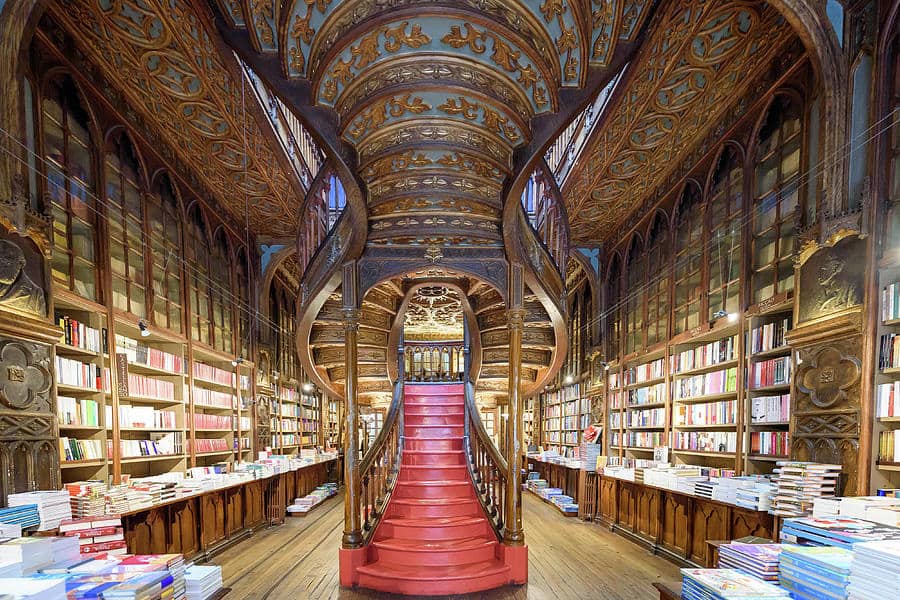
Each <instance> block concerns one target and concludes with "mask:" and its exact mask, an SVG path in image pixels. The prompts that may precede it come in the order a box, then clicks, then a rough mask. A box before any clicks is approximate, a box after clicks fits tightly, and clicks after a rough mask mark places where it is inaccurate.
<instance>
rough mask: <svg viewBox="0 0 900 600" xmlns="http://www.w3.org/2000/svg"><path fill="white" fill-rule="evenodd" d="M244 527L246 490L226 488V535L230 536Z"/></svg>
mask: <svg viewBox="0 0 900 600" xmlns="http://www.w3.org/2000/svg"><path fill="white" fill-rule="evenodd" d="M243 528H244V490H243V487H233V488H229V489H227V490H225V535H226V536H228V537H230V536H232V535H234V534H235V533H237V532H239V531H241V530H242V529H243Z"/></svg>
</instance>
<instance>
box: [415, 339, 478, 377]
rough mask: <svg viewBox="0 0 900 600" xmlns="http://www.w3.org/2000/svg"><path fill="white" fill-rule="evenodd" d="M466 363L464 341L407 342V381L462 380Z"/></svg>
mask: <svg viewBox="0 0 900 600" xmlns="http://www.w3.org/2000/svg"><path fill="white" fill-rule="evenodd" d="M464 365H465V358H464V355H463V344H462V342H459V343H412V344H409V343H407V346H406V381H429V382H452V381H462V380H463V375H464V370H465V366H464Z"/></svg>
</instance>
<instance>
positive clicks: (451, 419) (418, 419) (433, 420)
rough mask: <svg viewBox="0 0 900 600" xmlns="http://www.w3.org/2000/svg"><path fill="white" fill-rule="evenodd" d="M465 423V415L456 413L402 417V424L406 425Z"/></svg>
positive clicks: (458, 424) (407, 415)
mask: <svg viewBox="0 0 900 600" xmlns="http://www.w3.org/2000/svg"><path fill="white" fill-rule="evenodd" d="M465 423H466V421H465V416H464V415H463V414H462V413H460V414H458V415H410V414H406V415H405V416H404V417H403V424H404V425H406V426H407V427H411V426H413V425H454V426H459V427H462V426H464V425H465Z"/></svg>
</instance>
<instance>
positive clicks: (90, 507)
mask: <svg viewBox="0 0 900 600" xmlns="http://www.w3.org/2000/svg"><path fill="white" fill-rule="evenodd" d="M65 488H66V491H67V492H68V493H69V506H70V507H71V509H72V518H73V519H83V518H84V517H96V516H100V515H104V514H106V484H105V483H103V482H102V481H76V482H74V483H67V484H66V486H65Z"/></svg>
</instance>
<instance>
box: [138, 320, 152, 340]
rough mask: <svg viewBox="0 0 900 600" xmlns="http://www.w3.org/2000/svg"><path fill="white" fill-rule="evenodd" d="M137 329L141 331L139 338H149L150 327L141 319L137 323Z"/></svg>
mask: <svg viewBox="0 0 900 600" xmlns="http://www.w3.org/2000/svg"><path fill="white" fill-rule="evenodd" d="M138 329H140V330H141V337H150V326H149V325H147V322H146V321H144V320H143V319H141V320H140V321H138Z"/></svg>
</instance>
